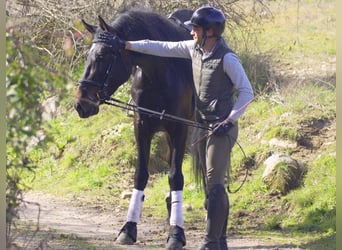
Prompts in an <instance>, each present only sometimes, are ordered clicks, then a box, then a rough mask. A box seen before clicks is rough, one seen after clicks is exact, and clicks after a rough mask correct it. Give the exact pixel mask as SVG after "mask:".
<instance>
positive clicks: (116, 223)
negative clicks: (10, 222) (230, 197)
mask: <svg viewBox="0 0 342 250" xmlns="http://www.w3.org/2000/svg"><path fill="white" fill-rule="evenodd" d="M24 199H25V201H28V202H29V203H27V204H26V206H25V207H22V208H21V210H20V220H19V223H18V224H19V225H21V226H20V228H22V230H21V233H20V234H18V233H17V235H16V240H15V241H14V242H15V244H16V245H17V246H18V247H13V248H12V249H114V250H116V249H118V250H119V249H128V250H136V249H165V248H164V243H165V239H166V237H167V231H166V229H165V224H164V222H163V221H159V222H158V221H151V220H149V218H145V219H144V218H142V221H141V223H140V224H139V225H138V242H137V243H136V244H135V245H133V246H120V245H117V244H116V243H115V241H114V239H115V237H116V234H117V233H118V231H119V229H120V228H121V226H122V225H123V224H124V221H125V213H126V212H125V211H120V209H117V210H114V211H103V209H101V208H100V207H92V208H85V207H77V206H75V205H73V202H72V201H70V200H66V199H61V198H57V197H54V196H52V195H48V194H43V193H38V192H30V193H26V194H25V196H24ZM38 204H39V205H38ZM38 214H39V231H38V232H37V233H36V234H34V235H33V236H32V231H34V227H33V226H32V225H35V227H36V226H37V221H38V220H37V218H38ZM28 225H30V226H31V227H30V229H29V230H26V231H25V230H24V229H23V228H25V227H27V226H28ZM185 230H186V231H185V233H186V237H187V245H186V248H184V249H186V250H194V249H197V248H198V247H199V245H200V244H201V241H202V238H201V237H202V236H203V231H202V229H201V230H199V229H194V228H191V226H187V227H185ZM29 231H30V232H31V233H30V235H29V233H28V232H29ZM24 232H26V233H24ZM268 242H271V241H270V240H268ZM229 249H231V250H237V249H241V250H245V249H267V250H270V249H287V250H293V249H300V248H297V247H295V246H290V245H277V244H273V243H267V240H265V241H261V240H255V239H247V238H241V237H236V236H229Z"/></svg>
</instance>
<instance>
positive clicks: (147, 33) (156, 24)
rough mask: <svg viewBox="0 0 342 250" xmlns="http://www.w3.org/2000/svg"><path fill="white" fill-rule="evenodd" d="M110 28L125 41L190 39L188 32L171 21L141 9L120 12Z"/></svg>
mask: <svg viewBox="0 0 342 250" xmlns="http://www.w3.org/2000/svg"><path fill="white" fill-rule="evenodd" d="M111 26H112V28H113V29H114V30H115V31H116V32H117V33H118V35H119V37H121V38H123V39H126V40H141V39H151V40H160V41H180V40H188V39H191V36H190V33H189V31H187V30H186V29H184V28H182V27H181V26H180V25H179V24H177V23H176V22H174V21H173V20H170V19H168V18H167V17H165V16H162V15H160V14H157V13H155V12H151V11H149V10H143V9H131V10H127V11H124V12H122V13H121V14H119V16H118V17H117V18H116V19H115V20H114V21H113V22H112V23H111Z"/></svg>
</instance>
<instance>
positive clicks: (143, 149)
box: [116, 125, 152, 245]
mask: <svg viewBox="0 0 342 250" xmlns="http://www.w3.org/2000/svg"><path fill="white" fill-rule="evenodd" d="M135 137H136V142H137V149H138V163H137V165H136V169H135V175H134V188H133V192H132V196H131V199H130V203H129V207H128V212H127V220H126V223H125V225H124V226H123V227H122V229H121V230H120V232H119V235H118V238H117V239H116V241H117V242H118V243H119V244H122V245H132V244H134V243H135V242H136V240H137V224H138V223H139V221H140V217H141V212H142V206H143V201H144V189H145V187H146V185H147V181H148V177H149V173H148V162H149V152H150V147H151V140H152V136H151V135H148V134H146V133H143V130H142V129H141V128H139V125H138V127H135Z"/></svg>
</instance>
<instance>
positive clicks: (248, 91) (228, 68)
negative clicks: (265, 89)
mask: <svg viewBox="0 0 342 250" xmlns="http://www.w3.org/2000/svg"><path fill="white" fill-rule="evenodd" d="M223 65H224V66H223V70H224V72H225V73H226V74H227V75H228V76H229V78H230V79H231V80H232V82H233V85H234V88H235V89H236V90H237V92H238V97H237V100H236V102H235V104H234V106H233V109H232V111H231V113H230V114H229V116H228V120H229V121H231V122H233V123H234V122H235V121H236V120H237V119H238V118H239V117H240V116H241V115H242V114H243V113H244V112H245V110H246V107H247V105H246V104H247V103H248V102H250V101H251V100H252V99H253V98H254V93H253V89H252V85H251V83H250V81H249V80H248V77H247V75H246V73H245V70H244V68H243V66H242V64H241V62H240V59H239V58H238V57H237V55H235V54H234V53H227V54H226V55H225V56H224V58H223ZM242 107H243V108H242Z"/></svg>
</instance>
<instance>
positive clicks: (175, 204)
mask: <svg viewBox="0 0 342 250" xmlns="http://www.w3.org/2000/svg"><path fill="white" fill-rule="evenodd" d="M182 206H183V191H171V216H170V225H171V226H176V225H177V226H179V227H183V224H184V219H183V212H182Z"/></svg>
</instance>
